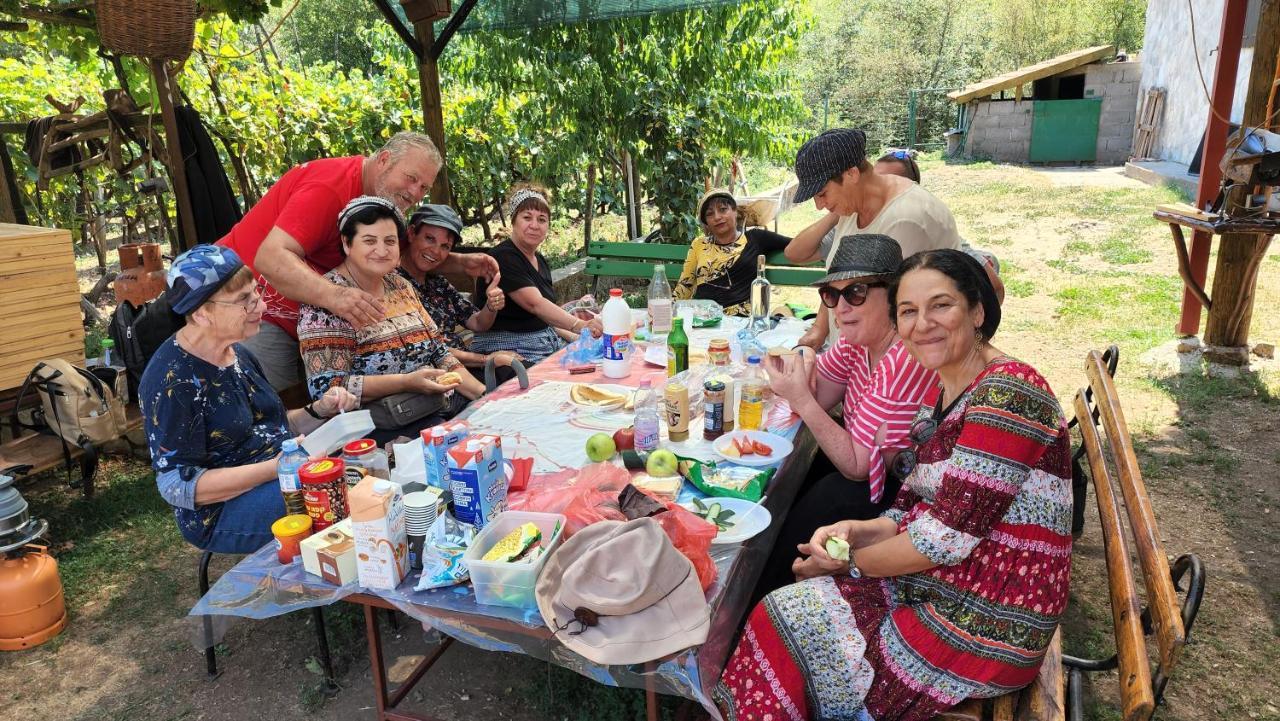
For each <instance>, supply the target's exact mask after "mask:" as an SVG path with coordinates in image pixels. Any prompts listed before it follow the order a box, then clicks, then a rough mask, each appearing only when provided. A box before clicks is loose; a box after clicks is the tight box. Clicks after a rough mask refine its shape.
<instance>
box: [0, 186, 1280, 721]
mask: <svg viewBox="0 0 1280 721" xmlns="http://www.w3.org/2000/svg"><path fill="white" fill-rule="evenodd" d="M1112 175H1113V174H1110V173H1093V172H1079V171H1075V172H1073V173H1059V172H1053V173H1043V172H1037V171H1032V170H1026V169H1021V168H1012V167H1006V166H992V165H989V164H976V165H971V166H944V165H941V164H938V163H934V164H926V166H925V185H926V186H927V187H928V188H929V189H930V190H932V191H933V192H935V193H936V194H937V195H939V197H941V198H942V199H943V200H945V201H946V202H947V203H948V205H949V206H950V207H951V208H952V209H953V212H954V213H955V215H956V217H957V221H958V223H959V225H960V228H961V231H962V233H963V234H964V235H965V237H966V238H967V239H969V241H970V242H971V243H972V244H974V245H976V246H978V247H985V248H988V249H991V250H993V251H994V252H996V253H997V254H998V255H999V257H1000V259H1001V262H1002V265H1003V274H1004V277H1005V280H1006V283H1007V285H1008V288H1009V295H1008V298H1007V300H1006V302H1005V306H1004V318H1005V320H1004V323H1003V326H1002V328H1001V331H1000V333H999V335H998V336H997V338H996V339H995V344H996V345H997V346H999V347H1000V348H1001V349H1002V350H1004V351H1006V352H1008V353H1010V354H1012V355H1015V356H1018V357H1020V358H1023V359H1024V360H1027V361H1029V362H1031V363H1032V364H1033V365H1035V366H1036V367H1037V368H1039V369H1040V370H1041V371H1042V372H1043V373H1044V374H1045V375H1046V377H1047V378H1048V379H1049V381H1050V383H1051V384H1052V385H1053V387H1054V389H1055V390H1056V391H1057V393H1058V395H1059V398H1060V399H1061V400H1062V401H1063V403H1064V405H1067V404H1068V403H1069V401H1070V398H1071V395H1072V393H1073V391H1074V389H1076V388H1078V387H1079V386H1080V385H1081V384H1082V378H1083V374H1082V368H1083V359H1084V354H1085V352H1086V351H1087V350H1088V349H1091V348H1103V347H1105V346H1106V345H1108V344H1109V343H1112V342H1115V343H1118V344H1119V345H1120V347H1121V351H1122V359H1121V365H1120V371H1119V373H1118V376H1117V385H1118V389H1119V393H1120V395H1121V399H1122V401H1123V402H1124V406H1125V409H1126V412H1127V414H1128V420H1129V426H1130V429H1131V431H1132V432H1133V434H1134V438H1135V444H1136V447H1137V450H1138V453H1139V458H1140V461H1141V463H1142V468H1143V471H1144V474H1145V476H1146V481H1147V486H1148V489H1149V491H1150V493H1151V497H1152V502H1153V504H1154V506H1155V511H1156V516H1157V518H1158V519H1159V522H1160V528H1161V532H1162V539H1161V540H1162V541H1163V543H1164V544H1165V549H1166V552H1167V553H1168V554H1169V555H1170V556H1175V557H1176V556H1178V555H1180V554H1183V553H1196V554H1198V555H1199V556H1200V558H1201V559H1202V560H1203V561H1204V563H1205V565H1206V567H1207V571H1208V579H1209V582H1208V590H1207V593H1206V596H1205V601H1204V607H1203V610H1202V612H1201V614H1200V618H1199V620H1198V621H1197V622H1196V625H1195V628H1194V631H1193V633H1192V643H1191V644H1190V645H1189V646H1188V647H1187V649H1186V651H1185V654H1184V658H1183V661H1182V663H1181V665H1180V666H1179V668H1178V669H1177V670H1176V671H1175V673H1174V676H1173V680H1172V682H1171V683H1170V685H1169V688H1168V691H1167V705H1166V707H1164V708H1162V710H1161V711H1160V712H1159V717H1160V718H1162V719H1168V720H1170V721H1173V720H1176V721H1193V720H1197V721H1198V720H1200V719H1218V718H1222V719H1227V718H1231V719H1240V718H1248V719H1264V720H1266V719H1269V720H1273V721H1274V720H1277V719H1280V709H1278V708H1277V706H1278V705H1280V701H1277V694H1276V691H1277V684H1276V682H1275V669H1276V668H1277V667H1280V641H1278V640H1277V633H1280V561H1278V560H1277V557H1276V554H1275V553H1274V549H1275V548H1276V547H1277V546H1278V545H1280V525H1277V523H1276V521H1275V518H1276V514H1277V513H1280V481H1277V479H1278V478H1280V370H1277V369H1276V368H1275V365H1274V364H1269V365H1267V364H1261V363H1259V370H1258V371H1257V372H1256V373H1253V374H1249V375H1246V376H1245V377H1243V378H1240V379H1235V380H1217V379H1206V378H1205V377H1204V376H1203V374H1200V373H1195V374H1192V375H1189V376H1180V375H1177V374H1174V373H1173V372H1171V371H1170V370H1168V368H1167V365H1168V361H1169V360H1170V359H1171V358H1172V350H1171V345H1170V344H1171V342H1172V340H1173V335H1172V327H1173V323H1174V321H1175V320H1176V317H1177V303H1178V300H1179V296H1180V292H1179V285H1178V281H1177V276H1176V271H1175V265H1174V261H1173V254H1172V252H1170V251H1171V248H1169V247H1168V246H1169V243H1168V231H1167V230H1165V229H1164V228H1162V227H1160V226H1158V225H1157V224H1156V223H1154V221H1152V220H1151V219H1150V208H1151V207H1152V206H1153V205H1155V204H1156V203H1159V202H1169V201H1170V200H1173V199H1175V196H1174V195H1172V193H1171V192H1170V191H1167V190H1163V189H1157V188H1147V187H1145V186H1135V185H1133V184H1131V182H1125V181H1128V179H1116V178H1113V177H1111V176H1112ZM1095 179H1096V182H1095ZM814 217H816V216H815V214H814V213H813V212H812V210H811V208H804V209H797V210H795V211H793V212H792V213H791V214H789V215H788V216H787V218H786V219H785V221H784V224H783V228H782V230H783V232H794V231H796V230H798V229H799V228H800V227H803V225H804V224H805V223H807V222H809V221H810V220H811V219H812V218H814ZM1259 289H1260V290H1259V297H1258V299H1257V302H1256V311H1255V314H1254V319H1253V339H1254V340H1255V341H1265V342H1270V343H1275V342H1276V340H1277V339H1278V338H1280V314H1277V313H1275V312H1274V310H1273V309H1274V308H1275V307H1277V306H1278V305H1280V251H1277V250H1276V249H1274V248H1273V249H1272V251H1271V254H1270V257H1269V258H1268V260H1267V261H1266V262H1265V263H1264V266H1263V270H1262V274H1261V277H1260V279H1259ZM780 295H781V296H782V297H783V298H786V299H788V300H798V301H801V302H808V303H809V304H811V305H812V304H815V303H816V298H815V297H814V296H813V294H812V291H808V290H803V289H787V290H785V291H784V292H782V293H780ZM103 477H105V478H107V479H109V482H108V483H107V484H106V485H105V487H103V488H101V489H100V492H99V495H98V498H97V499H96V500H95V501H93V502H91V503H85V502H83V501H80V500H79V499H77V498H76V497H75V495H74V494H72V493H69V492H68V491H66V490H65V488H63V487H62V486H61V479H60V478H58V477H46V478H44V479H42V480H39V481H36V482H32V483H29V484H28V485H26V486H24V487H23V492H24V493H25V494H27V496H28V499H29V500H31V502H32V505H33V508H34V510H35V511H36V512H37V513H38V514H41V515H43V516H45V517H48V518H50V520H51V523H52V524H53V527H54V538H53V541H54V549H55V551H56V553H57V555H58V558H59V560H60V563H61V564H62V568H63V577H64V582H65V583H66V584H67V594H68V604H69V607H70V610H71V624H70V626H69V627H68V629H67V631H66V632H64V633H63V634H62V635H61V636H60V637H58V638H57V639H55V640H54V641H52V642H50V643H48V644H45V645H44V646H41V647H39V648H37V649H34V650H31V651H26V652H20V653H7V654H0V688H3V689H4V691H3V692H0V706H3V708H4V712H3V713H0V717H3V718H5V719H9V718H15V719H16V718H27V717H46V716H50V715H56V716H58V717H62V718H67V719H76V720H79V719H85V720H88V719H208V720H210V721H212V720H222V719H226V720H239V719H251V718H258V717H269V718H271V719H272V720H273V721H293V720H295V719H296V720H298V721H302V720H303V719H306V720H312V719H317V718H322V719H371V718H373V712H372V706H373V696H372V692H371V690H370V670H369V662H368V657H367V655H366V653H365V649H364V632H363V623H364V620H363V617H362V615H360V614H359V613H358V612H357V610H356V609H354V608H352V607H348V606H343V605H340V606H339V607H335V608H332V609H329V610H328V611H327V612H326V618H327V619H328V625H329V634H330V639H331V645H332V646H333V648H334V655H335V657H336V658H337V659H338V665H339V682H340V685H341V688H340V690H339V691H338V692H337V693H336V694H334V695H332V696H325V695H323V694H321V693H320V690H319V686H320V683H319V676H318V665H317V664H316V662H315V654H316V651H315V639H314V634H313V630H312V628H311V625H310V617H309V615H308V614H305V613H303V614H293V615H291V616H288V617H283V618H276V619H270V620H266V621H243V622H240V623H238V624H236V625H235V626H234V627H233V628H232V630H231V631H230V632H229V633H228V635H227V638H226V642H225V644H224V645H223V646H221V647H219V656H218V658H219V663H220V666H221V668H222V674H221V675H220V676H219V677H218V678H217V679H214V680H208V679H206V677H205V674H204V658H203V656H202V655H201V654H200V653H199V652H197V651H195V650H193V648H192V646H191V644H190V642H189V641H188V637H189V635H190V633H189V631H190V629H189V628H188V626H187V621H186V619H185V613H186V610H187V609H189V608H190V607H191V605H192V604H193V603H194V602H195V600H196V595H197V593H196V577H195V576H196V560H197V554H196V553H195V552H194V551H192V550H191V549H189V548H188V547H186V546H185V545H184V544H182V543H181V541H180V540H179V539H178V537H177V534H176V533H173V532H172V519H171V516H169V515H168V513H167V511H166V509H165V507H164V506H163V504H162V503H161V502H159V501H158V499H156V498H155V493H154V481H153V480H152V479H151V477H150V475H149V473H148V472H147V470H146V468H145V466H144V465H142V464H140V463H138V462H135V461H124V462H122V461H111V462H109V464H108V465H107V467H106V468H105V469H104V473H103ZM1089 519H1090V522H1089V525H1088V528H1087V530H1086V533H1085V536H1084V538H1083V539H1082V540H1081V541H1079V542H1078V544H1077V546H1076V553H1075V567H1074V574H1073V584H1072V588H1073V599H1072V601H1073V602H1072V607H1071V610H1070V612H1069V614H1068V617H1067V619H1066V620H1065V621H1064V628H1065V629H1066V650H1067V652H1068V653H1071V654H1074V655H1078V656H1089V655H1093V656H1105V655H1109V654H1110V652H1111V651H1110V650H1109V649H1110V648H1111V642H1110V638H1109V633H1110V630H1109V629H1110V616H1111V611H1110V607H1109V605H1108V600H1107V590H1106V572H1105V567H1104V565H1103V562H1102V544H1101V539H1100V537H1099V534H1098V530H1097V523H1096V517H1095V516H1094V514H1093V512H1092V509H1091V511H1090V514H1089ZM220 560H222V561H223V563H222V564H221V565H218V566H217V569H216V570H215V572H214V575H215V576H216V574H217V572H219V571H220V570H224V569H225V568H227V567H228V566H229V564H230V560H228V559H220ZM384 623H385V622H384ZM384 629H386V630H385V631H384V633H385V634H386V637H387V638H389V639H390V648H389V652H388V655H389V658H390V659H391V660H390V662H391V663H393V664H395V665H393V666H392V671H391V673H392V676H393V678H395V677H397V675H398V674H402V673H403V672H404V671H403V669H404V668H405V667H406V665H407V664H409V663H410V662H411V661H412V660H413V659H414V658H415V657H417V656H420V655H421V654H424V653H426V652H428V649H429V648H430V645H429V644H430V642H431V641H430V640H429V639H428V638H426V636H425V635H424V633H423V631H422V630H421V628H420V627H419V626H418V625H417V624H415V623H413V622H412V621H409V620H407V619H404V618H401V621H400V628H399V631H398V632H392V631H390V630H389V629H388V628H387V627H385V626H384ZM1118 688H1119V686H1118V681H1117V679H1116V676H1115V674H1114V673H1107V674H1099V675H1096V676H1095V677H1093V679H1092V680H1091V682H1090V684H1089V686H1088V688H1087V689H1086V699H1087V700H1086V705H1087V708H1086V717H1087V718H1090V719H1098V720H1102V719H1118V718H1120V715H1119V712H1118V711H1117V709H1118V707H1119V706H1118V701H1119V691H1118ZM411 698H412V699H413V700H412V706H413V707H414V708H416V709H419V710H422V711H428V712H431V713H433V714H435V715H437V716H439V717H440V718H442V719H490V718H502V719H521V720H523V719H543V718H556V719H631V718H640V717H642V713H643V712H642V709H643V699H642V694H640V693H639V692H638V691H634V690H616V689H608V688H605V687H602V686H598V685H596V684H594V683H592V682H590V681H587V680H584V679H581V678H579V677H577V676H576V675H574V674H572V673H570V672H567V671H563V670H560V669H555V668H552V667H550V666H548V665H547V664H544V663H542V662H539V661H536V660H532V659H529V658H526V657H522V656H517V655H512V654H504V653H489V652H484V651H478V650H475V649H472V648H469V647H466V646H464V645H462V644H455V645H454V647H453V648H451V649H450V650H449V651H447V652H446V654H445V656H444V657H443V659H442V661H441V662H440V663H439V664H438V665H437V670H435V671H433V672H432V673H431V674H429V675H428V676H427V679H426V680H425V681H424V682H423V684H422V685H421V686H420V687H419V690H418V691H417V692H416V693H415V694H414V695H413V696H411ZM674 708H675V704H674V703H667V704H666V705H665V712H666V715H671V713H672V710H673V709H674Z"/></svg>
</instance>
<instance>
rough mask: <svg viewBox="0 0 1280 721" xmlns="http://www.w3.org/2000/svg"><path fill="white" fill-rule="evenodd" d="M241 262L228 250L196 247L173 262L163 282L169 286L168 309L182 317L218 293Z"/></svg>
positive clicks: (203, 246)
mask: <svg viewBox="0 0 1280 721" xmlns="http://www.w3.org/2000/svg"><path fill="white" fill-rule="evenodd" d="M243 267H244V261H242V260H240V256H238V255H236V252H235V251H234V250H232V249H230V248H223V247H222V246H220V245H197V246H196V247H194V248H192V249H191V250H188V251H187V252H185V253H183V254H182V255H179V256H178V257H177V258H174V259H173V265H171V266H169V272H168V273H167V274H166V275H165V281H166V282H167V283H168V284H169V307H170V308H172V309H173V312H175V313H180V314H182V315H186V314H187V313H190V312H191V311H193V310H195V309H196V308H199V307H200V305H201V304H202V303H204V302H205V301H206V300H209V296H211V295H213V294H214V293H217V292H218V289H219V288H221V287H222V285H223V284H224V283H226V282H227V281H228V280H229V279H230V278H231V276H233V275H235V273H236V271H237V270H240V269H241V268H243Z"/></svg>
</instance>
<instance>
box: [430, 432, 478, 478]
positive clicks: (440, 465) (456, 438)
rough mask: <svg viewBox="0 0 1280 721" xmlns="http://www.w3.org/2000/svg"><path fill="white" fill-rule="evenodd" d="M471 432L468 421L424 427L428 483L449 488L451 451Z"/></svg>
mask: <svg viewBox="0 0 1280 721" xmlns="http://www.w3.org/2000/svg"><path fill="white" fill-rule="evenodd" d="M470 434H471V426H469V425H467V422H466V421H449V422H447V423H441V424H439V425H435V426H432V427H430V428H424V429H422V445H423V449H422V460H423V462H424V463H425V464H426V470H427V485H428V486H435V487H436V488H439V489H441V490H449V451H450V450H452V449H453V447H454V446H456V445H458V443H460V442H462V440H463V439H464V438H466V437H467V436H469V435H470Z"/></svg>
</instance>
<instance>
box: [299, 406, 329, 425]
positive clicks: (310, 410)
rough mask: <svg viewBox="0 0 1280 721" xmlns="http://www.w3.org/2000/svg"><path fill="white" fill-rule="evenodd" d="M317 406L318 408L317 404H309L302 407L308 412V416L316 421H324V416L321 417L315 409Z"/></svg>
mask: <svg viewBox="0 0 1280 721" xmlns="http://www.w3.org/2000/svg"><path fill="white" fill-rule="evenodd" d="M315 406H316V404H315V403H308V404H306V405H305V406H303V407H302V410H304V411H306V412H307V415H309V416H311V417H312V418H314V419H316V420H318V421H322V420H324V416H322V415H320V414H319V413H317V412H316V408H315Z"/></svg>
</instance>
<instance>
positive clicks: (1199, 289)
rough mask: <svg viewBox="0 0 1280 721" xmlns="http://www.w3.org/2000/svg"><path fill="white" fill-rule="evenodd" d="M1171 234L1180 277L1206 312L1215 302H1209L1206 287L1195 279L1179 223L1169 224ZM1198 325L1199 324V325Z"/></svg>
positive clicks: (1197, 312)
mask: <svg viewBox="0 0 1280 721" xmlns="http://www.w3.org/2000/svg"><path fill="white" fill-rule="evenodd" d="M1169 232H1170V233H1172V234H1173V249H1174V251H1175V252H1176V253H1177V254H1178V275H1181V276H1182V283H1183V285H1185V286H1186V288H1187V292H1189V293H1191V295H1193V296H1195V298H1196V300H1198V301H1200V305H1202V306H1204V308H1205V309H1206V310H1208V309H1210V308H1212V307H1213V301H1211V300H1209V295H1208V294H1207V293H1205V292H1204V287H1203V286H1202V285H1200V282H1199V281H1197V280H1196V278H1195V271H1194V270H1193V269H1192V268H1191V259H1190V257H1189V256H1188V255H1187V240H1186V237H1185V236H1184V235H1183V234H1182V226H1181V225H1178V224H1177V223H1170V224H1169ZM1196 314H1197V315H1196V318H1197V319H1198V318H1199V311H1198V310H1197V311H1196ZM1197 324H1198V323H1197Z"/></svg>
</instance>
